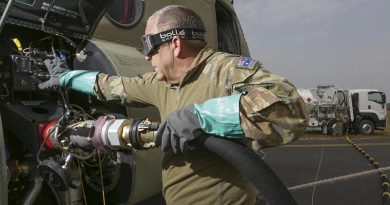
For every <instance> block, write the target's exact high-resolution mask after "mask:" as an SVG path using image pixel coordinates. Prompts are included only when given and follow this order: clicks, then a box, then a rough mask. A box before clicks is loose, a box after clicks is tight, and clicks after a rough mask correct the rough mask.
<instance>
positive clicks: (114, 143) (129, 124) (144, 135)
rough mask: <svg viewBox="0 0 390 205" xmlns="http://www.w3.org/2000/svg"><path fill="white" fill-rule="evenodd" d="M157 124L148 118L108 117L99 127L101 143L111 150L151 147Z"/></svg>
mask: <svg viewBox="0 0 390 205" xmlns="http://www.w3.org/2000/svg"><path fill="white" fill-rule="evenodd" d="M158 126H159V124H158V123H157V122H151V121H149V120H148V119H143V120H135V119H108V120H106V121H105V122H104V125H103V126H102V128H101V134H100V139H101V144H102V145H104V147H106V148H109V149H111V150H119V149H131V148H135V149H148V148H152V147H154V146H155V144H154V139H155V133H156V131H157V128H158ZM95 132H96V131H95ZM94 137H95V136H94ZM95 144H96V143H95Z"/></svg>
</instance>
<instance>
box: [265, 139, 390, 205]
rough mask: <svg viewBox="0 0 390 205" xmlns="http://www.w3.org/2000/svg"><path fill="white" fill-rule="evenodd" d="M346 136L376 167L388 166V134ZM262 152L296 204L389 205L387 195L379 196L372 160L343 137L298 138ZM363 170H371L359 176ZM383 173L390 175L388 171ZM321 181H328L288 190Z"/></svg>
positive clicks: (380, 184)
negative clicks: (384, 196) (375, 163)
mask: <svg viewBox="0 0 390 205" xmlns="http://www.w3.org/2000/svg"><path fill="white" fill-rule="evenodd" d="M350 138H351V139H352V141H353V142H354V143H355V144H356V145H357V146H358V147H360V149H361V150H364V151H365V153H366V154H369V157H368V158H373V159H371V161H375V162H377V163H378V164H377V165H379V166H378V167H379V168H385V167H389V166H390V137H385V136H368V137H365V136H356V137H353V136H351V137H350ZM264 155H265V156H264V160H265V161H266V162H267V163H268V164H269V165H270V166H271V168H272V169H273V170H274V172H275V173H276V174H277V175H278V176H279V177H280V179H281V180H282V181H283V182H284V183H285V185H286V187H288V188H290V193H291V194H292V195H293V197H294V198H295V200H296V202H297V203H298V204H300V205H309V204H310V205H312V204H316V205H329V204H332V205H345V204H354V205H376V204H377V205H380V204H390V199H389V198H387V199H385V200H384V199H383V196H382V195H383V188H382V183H383V182H382V180H381V176H380V175H379V174H378V173H377V172H375V171H372V170H376V168H375V167H374V166H373V163H372V162H370V161H369V160H368V158H367V157H365V155H364V154H362V153H361V152H359V151H358V150H357V149H356V147H355V146H353V145H351V144H350V143H349V142H348V141H347V140H346V139H345V137H344V136H343V137H337V138H332V137H324V136H318V137H317V138H315V137H314V138H313V137H312V138H310V139H301V140H298V141H296V142H294V143H291V144H290V145H286V146H282V147H275V148H269V149H265V150H264ZM367 171H372V172H371V174H368V175H367V174H366V175H363V173H364V172H367ZM351 174H353V176H354V177H351ZM385 174H386V175H387V176H390V171H389V170H387V171H385ZM348 176H349V177H348ZM336 177H337V178H336ZM321 180H328V181H330V182H331V183H325V184H318V185H316V186H309V187H306V188H301V189H295V190H291V188H293V187H296V186H298V185H301V186H302V185H305V184H308V183H310V182H316V181H321ZM387 191H388V190H387Z"/></svg>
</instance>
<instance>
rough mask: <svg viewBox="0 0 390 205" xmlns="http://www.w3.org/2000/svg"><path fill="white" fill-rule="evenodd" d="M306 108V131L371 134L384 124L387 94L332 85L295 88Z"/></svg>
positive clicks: (385, 121)
mask: <svg viewBox="0 0 390 205" xmlns="http://www.w3.org/2000/svg"><path fill="white" fill-rule="evenodd" d="M298 92H299V93H300V95H301V96H302V98H303V99H304V101H305V103H306V105H307V108H308V110H309V121H308V129H307V131H308V132H313V131H317V132H322V133H323V134H330V135H332V136H337V135H341V134H343V133H345V132H346V131H348V132H355V133H361V134H363V135H368V134H372V133H373V132H374V130H383V129H384V128H386V125H387V117H386V95H385V93H384V92H381V91H379V90H376V89H342V88H337V87H335V86H333V85H328V86H317V88H316V89H298Z"/></svg>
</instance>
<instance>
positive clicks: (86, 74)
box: [59, 70, 99, 95]
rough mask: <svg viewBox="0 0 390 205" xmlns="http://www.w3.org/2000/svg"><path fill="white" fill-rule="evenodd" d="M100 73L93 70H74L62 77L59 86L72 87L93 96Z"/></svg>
mask: <svg viewBox="0 0 390 205" xmlns="http://www.w3.org/2000/svg"><path fill="white" fill-rule="evenodd" d="M98 73H99V71H91V70H73V71H69V72H67V73H64V74H63V75H61V76H60V81H59V85H60V86H61V87H70V88H71V89H72V90H76V91H79V92H82V93H85V94H88V95H93V87H94V86H95V82H96V76H97V74H98Z"/></svg>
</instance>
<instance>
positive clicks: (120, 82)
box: [94, 73, 158, 106]
mask: <svg viewBox="0 0 390 205" xmlns="http://www.w3.org/2000/svg"><path fill="white" fill-rule="evenodd" d="M156 87H158V86H157V85H156V83H155V81H154V73H146V74H144V75H143V76H137V77H132V78H128V77H122V76H111V75H107V74H104V73H99V74H98V76H97V80H96V84H95V87H94V93H95V95H96V96H97V98H98V99H99V100H104V101H111V100H113V101H119V102H120V103H122V104H125V105H133V106H134V105H137V106H142V105H155V103H156V102H158V100H157V96H158V89H156Z"/></svg>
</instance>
